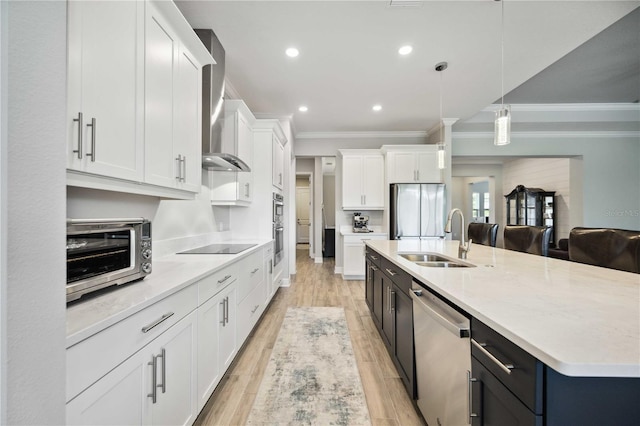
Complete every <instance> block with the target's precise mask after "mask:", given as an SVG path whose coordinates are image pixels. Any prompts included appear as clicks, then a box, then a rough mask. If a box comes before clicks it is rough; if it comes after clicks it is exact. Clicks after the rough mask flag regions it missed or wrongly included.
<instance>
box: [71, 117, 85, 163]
mask: <svg viewBox="0 0 640 426" xmlns="http://www.w3.org/2000/svg"><path fill="white" fill-rule="evenodd" d="M73 121H77V122H78V149H74V150H73V152H75V153H76V154H78V160H82V145H83V143H82V130H83V127H84V125H83V124H82V121H83V119H82V113H81V112H79V113H78V118H74V119H73Z"/></svg>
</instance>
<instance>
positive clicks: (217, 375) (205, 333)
mask: <svg viewBox="0 0 640 426" xmlns="http://www.w3.org/2000/svg"><path fill="white" fill-rule="evenodd" d="M236 294H237V287H236V283H235V282H233V283H231V284H230V285H229V286H228V287H225V289H224V290H222V291H221V292H220V293H218V294H217V295H216V296H214V297H212V298H211V299H209V300H208V301H206V302H205V303H204V304H202V305H201V306H199V307H198V410H201V409H202V407H204V405H205V404H206V403H207V400H208V399H209V397H210V396H211V394H212V393H213V391H214V390H215V388H216V386H217V385H218V383H219V382H220V380H221V379H222V376H223V374H224V373H225V371H226V369H227V368H228V367H229V365H231V361H233V357H234V356H235V355H236V352H237V346H236V322H237V319H236V318H237V310H236Z"/></svg>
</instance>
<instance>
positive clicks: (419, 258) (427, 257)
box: [400, 253, 451, 262]
mask: <svg viewBox="0 0 640 426" xmlns="http://www.w3.org/2000/svg"><path fill="white" fill-rule="evenodd" d="M400 256H402V257H404V258H405V259H407V260H410V261H411V262H451V259H449V258H448V257H444V256H441V255H439V254H435V253H405V254H401V255H400Z"/></svg>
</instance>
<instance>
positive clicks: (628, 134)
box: [452, 130, 640, 140]
mask: <svg viewBox="0 0 640 426" xmlns="http://www.w3.org/2000/svg"><path fill="white" fill-rule="evenodd" d="M493 136H494V133H493V132H453V134H452V138H453V139H454V140H455V139H493ZM514 138H523V139H525V138H526V139H551V138H557V139H568V138H581V139H587V138H588V139H593V138H598V139H603V138H639V139H640V131H614V130H612V131H596V132H587V131H567V132H561V131H557V132H511V139H514Z"/></svg>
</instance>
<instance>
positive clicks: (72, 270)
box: [67, 218, 151, 302]
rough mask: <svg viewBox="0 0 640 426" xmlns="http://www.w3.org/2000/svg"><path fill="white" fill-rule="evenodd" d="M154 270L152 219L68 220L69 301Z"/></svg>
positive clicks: (137, 278) (142, 276) (135, 278)
mask: <svg viewBox="0 0 640 426" xmlns="http://www.w3.org/2000/svg"><path fill="white" fill-rule="evenodd" d="M150 273H151V222H149V221H148V220H146V219H143V218H118V219H68V220H67V302H70V301H72V300H76V299H79V298H80V297H81V296H83V295H85V294H88V293H91V292H93V291H96V290H100V289H102V288H105V287H108V286H112V285H120V284H125V283H128V282H130V281H135V280H139V279H142V278H144V277H145V276H147V275H148V274H150Z"/></svg>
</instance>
